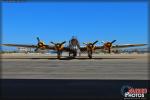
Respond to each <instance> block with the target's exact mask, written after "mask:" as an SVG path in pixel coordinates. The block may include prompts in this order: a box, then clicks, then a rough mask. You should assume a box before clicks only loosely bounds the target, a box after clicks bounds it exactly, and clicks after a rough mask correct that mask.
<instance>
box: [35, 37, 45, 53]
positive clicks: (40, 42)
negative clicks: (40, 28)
mask: <svg viewBox="0 0 150 100" xmlns="http://www.w3.org/2000/svg"><path fill="white" fill-rule="evenodd" d="M36 39H37V42H38V43H37V48H36V49H35V50H34V51H35V52H36V51H37V50H38V49H44V48H45V46H44V45H45V44H44V43H43V42H42V41H41V40H40V38H39V37H37V38H36Z"/></svg>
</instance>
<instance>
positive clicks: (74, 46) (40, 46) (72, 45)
mask: <svg viewBox="0 0 150 100" xmlns="http://www.w3.org/2000/svg"><path fill="white" fill-rule="evenodd" d="M37 41H38V43H37V45H25V44H2V45H3V46H15V47H26V48H35V51H37V50H46V49H48V50H55V51H57V58H58V59H60V58H61V55H62V52H63V51H66V52H69V56H71V57H76V56H77V53H79V55H80V54H81V52H85V51H86V52H87V54H88V57H89V58H92V54H93V52H94V51H95V50H96V49H103V50H108V53H111V49H114V48H126V47H136V46H144V45H146V44H123V45H113V43H114V42H115V41H116V40H113V41H112V42H102V43H103V45H102V46H95V44H96V43H97V42H98V40H96V41H95V42H93V43H83V44H84V45H85V46H82V47H81V46H80V44H79V41H78V40H77V38H75V37H72V39H71V40H70V41H69V45H68V46H64V44H65V43H66V41H64V42H62V43H54V42H51V44H53V45H46V44H44V42H42V41H41V40H40V39H39V37H37Z"/></svg>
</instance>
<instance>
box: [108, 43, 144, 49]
mask: <svg viewBox="0 0 150 100" xmlns="http://www.w3.org/2000/svg"><path fill="white" fill-rule="evenodd" d="M145 45H147V44H123V45H113V46H112V47H111V48H128V47H137V46H145Z"/></svg>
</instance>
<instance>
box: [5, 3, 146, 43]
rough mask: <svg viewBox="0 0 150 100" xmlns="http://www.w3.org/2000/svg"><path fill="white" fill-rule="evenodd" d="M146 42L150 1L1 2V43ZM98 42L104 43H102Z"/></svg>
mask: <svg viewBox="0 0 150 100" xmlns="http://www.w3.org/2000/svg"><path fill="white" fill-rule="evenodd" d="M37 36H39V37H40V38H41V39H42V40H43V41H45V43H46V44H49V43H50V41H54V42H62V41H64V40H66V41H68V40H69V39H70V38H71V37H72V36H76V37H77V38H78V39H79V41H80V42H81V43H82V42H93V41H95V40H99V41H102V40H104V41H112V40H113V39H116V40H117V41H116V44H128V43H147V41H148V4H147V3H146V2H145V3H144V2H143V3H141V2H140V3H138V2H137V3H136V2H126V3H125V2H92V3H91V2H89V3H88V2H76V3H73V2H72V3H71V2H59V3H57V2H45V3H44V2H43V3H42V2H39V3H37V2H36V3H35V2H28V3H3V4H2V42H3V43H18V44H36V42H37V40H36V37H37ZM98 45H102V44H101V43H100V42H99V43H98Z"/></svg>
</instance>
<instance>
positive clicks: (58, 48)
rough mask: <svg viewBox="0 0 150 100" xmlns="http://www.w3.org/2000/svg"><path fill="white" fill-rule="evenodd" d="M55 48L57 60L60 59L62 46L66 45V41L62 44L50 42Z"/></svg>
mask: <svg viewBox="0 0 150 100" xmlns="http://www.w3.org/2000/svg"><path fill="white" fill-rule="evenodd" d="M50 43H52V44H53V45H54V46H55V49H56V50H57V58H58V59H59V58H60V57H61V53H62V49H63V46H62V45H63V44H65V43H66V41H64V42H62V43H54V42H50Z"/></svg>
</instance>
